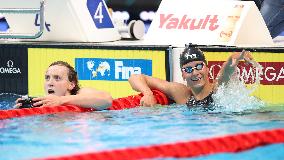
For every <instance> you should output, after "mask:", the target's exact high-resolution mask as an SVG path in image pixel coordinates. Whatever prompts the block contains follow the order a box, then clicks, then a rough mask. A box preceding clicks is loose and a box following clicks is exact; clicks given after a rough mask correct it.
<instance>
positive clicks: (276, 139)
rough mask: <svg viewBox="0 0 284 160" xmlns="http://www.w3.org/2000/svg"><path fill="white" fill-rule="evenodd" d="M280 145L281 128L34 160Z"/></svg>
mask: <svg viewBox="0 0 284 160" xmlns="http://www.w3.org/2000/svg"><path fill="white" fill-rule="evenodd" d="M275 143H284V128H281V129H273V130H264V131H255V132H249V133H240V134H235V135H229V136H224V137H216V138H209V139H204V140H196V141H187V142H178V143H169V144H160V145H152V146H142V147H132V148H124V149H114V150H106V151H100V152H93V153H82V154H74V155H67V156H58V157H48V158H42V159H36V160H82V159H83V160H94V159H96V160H106V159H107V160H136V159H149V158H188V157H196V156H202V155H209V154H216V153H225V152H231V153H232V152H240V151H244V150H248V149H252V148H255V147H258V146H264V145H269V144H275Z"/></svg>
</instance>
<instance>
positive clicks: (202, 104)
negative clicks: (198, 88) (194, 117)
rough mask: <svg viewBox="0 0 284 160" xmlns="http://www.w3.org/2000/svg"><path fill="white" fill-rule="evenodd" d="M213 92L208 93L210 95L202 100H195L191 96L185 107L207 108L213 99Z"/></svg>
mask: <svg viewBox="0 0 284 160" xmlns="http://www.w3.org/2000/svg"><path fill="white" fill-rule="evenodd" d="M212 94H213V92H210V94H209V95H208V96H207V97H205V98H204V99H202V100H196V99H195V98H194V96H191V97H190V98H189V99H188V101H187V102H186V105H187V107H188V108H193V107H204V108H208V106H209V105H212V104H213V102H214V101H213V98H212Z"/></svg>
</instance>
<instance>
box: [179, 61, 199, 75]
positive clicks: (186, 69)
mask: <svg viewBox="0 0 284 160" xmlns="http://www.w3.org/2000/svg"><path fill="white" fill-rule="evenodd" d="M203 66H204V63H200V64H197V65H196V66H195V67H191V66H188V67H184V68H182V69H181V71H183V72H186V73H192V72H193V70H194V69H196V70H202V68H203Z"/></svg>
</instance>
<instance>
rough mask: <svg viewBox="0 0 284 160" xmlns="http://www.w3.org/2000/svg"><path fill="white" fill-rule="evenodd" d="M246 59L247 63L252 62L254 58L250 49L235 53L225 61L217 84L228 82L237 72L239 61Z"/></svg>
mask: <svg viewBox="0 0 284 160" xmlns="http://www.w3.org/2000/svg"><path fill="white" fill-rule="evenodd" d="M241 60H245V62H246V63H251V60H253V58H252V56H251V54H250V52H249V51H245V50H243V51H242V52H235V53H233V54H232V55H231V56H230V57H229V58H228V60H227V61H226V62H224V63H223V65H222V68H221V70H220V72H219V73H218V76H217V85H221V84H223V83H225V84H227V83H228V82H229V80H230V78H231V76H232V74H233V73H234V72H235V70H236V67H237V65H238V64H239V61H241Z"/></svg>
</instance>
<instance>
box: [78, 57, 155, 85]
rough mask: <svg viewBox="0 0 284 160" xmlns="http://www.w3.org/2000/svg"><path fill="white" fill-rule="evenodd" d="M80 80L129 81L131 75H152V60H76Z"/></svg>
mask: <svg viewBox="0 0 284 160" xmlns="http://www.w3.org/2000/svg"><path fill="white" fill-rule="evenodd" d="M75 61H76V71H77V73H78V77H79V80H108V81H127V80H128V78H129V77H130V76H131V74H141V73H143V74H147V75H150V76H151V75H152V60H145V59H116V60H115V59H100V58H91V59H90V58H76V60H75Z"/></svg>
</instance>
